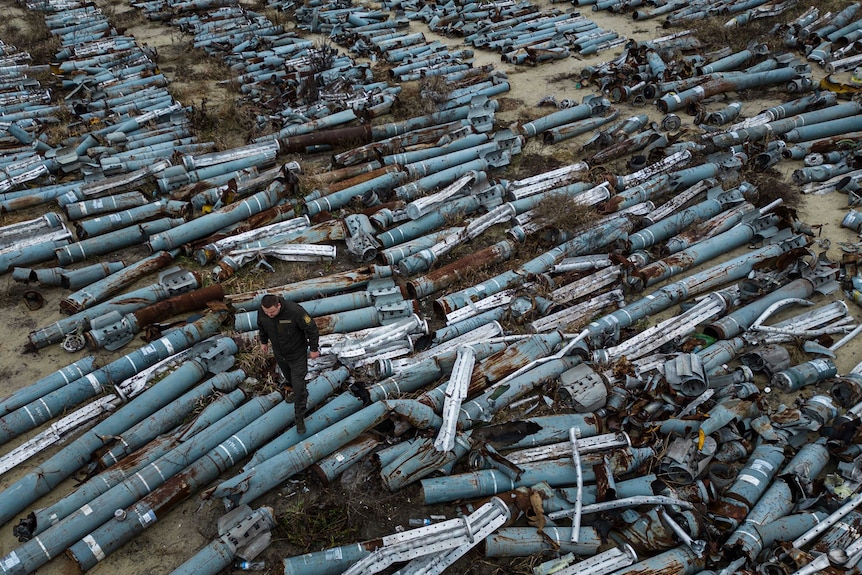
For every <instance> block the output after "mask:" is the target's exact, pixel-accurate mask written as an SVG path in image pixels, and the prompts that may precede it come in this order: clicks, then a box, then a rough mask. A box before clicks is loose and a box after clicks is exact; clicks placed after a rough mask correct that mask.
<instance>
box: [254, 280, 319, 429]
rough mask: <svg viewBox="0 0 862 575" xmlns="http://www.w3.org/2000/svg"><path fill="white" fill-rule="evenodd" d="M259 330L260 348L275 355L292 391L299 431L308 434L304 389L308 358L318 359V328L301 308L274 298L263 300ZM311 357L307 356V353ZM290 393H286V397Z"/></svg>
mask: <svg viewBox="0 0 862 575" xmlns="http://www.w3.org/2000/svg"><path fill="white" fill-rule="evenodd" d="M257 329H258V330H259V332H260V347H261V349H262V350H263V352H264V353H269V343H270V342H271V343H272V354H273V355H274V356H275V361H276V362H277V363H278V367H279V368H281V372H282V373H283V374H284V377H285V379H286V385H287V386H290V387H292V388H293V398H294V404H293V410H294V411H293V412H294V415H295V419H296V430H297V431H298V432H299V433H305V407H306V405H305V404H306V402H307V401H308V392H307V390H306V388H305V374H307V373H308V357H309V355H310V356H311V358H312V359H314V358H316V357H319V356H320V352H319V351H318V339H319V334H318V331H317V324H316V323H314V320H313V319H311V316H310V315H308V312H306V311H305V310H304V309H302V306H300V305H299V304H297V303H294V302H292V301H285V299H284V298H282V297H278V296H275V295H272V294H267V295H265V296H263V299H262V300H261V302H260V312H259V313H258V314H257ZM309 349H310V350H311V353H310V354H309V353H308V350H309ZM288 393H289V392H288V391H287V390H284V391H283V394H284V396H285V397H287V395H288Z"/></svg>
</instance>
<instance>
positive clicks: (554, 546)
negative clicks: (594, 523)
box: [485, 525, 602, 557]
mask: <svg viewBox="0 0 862 575" xmlns="http://www.w3.org/2000/svg"><path fill="white" fill-rule="evenodd" d="M601 545H602V537H601V535H600V534H599V532H598V531H597V530H596V528H595V527H581V528H580V530H579V531H578V542H577V543H573V542H572V528H571V527H562V526H559V527H558V526H555V525H546V526H545V527H543V528H542V531H541V533H540V532H539V531H538V530H537V529H536V528H535V527H501V528H500V529H498V530H497V531H495V532H494V533H492V534H491V535H489V536H488V537H487V538H486V539H485V557H529V556H530V555H538V554H540V553H544V552H547V551H554V552H559V553H564V554H565V553H574V554H576V555H595V554H596V553H598V551H599V548H600V547H601Z"/></svg>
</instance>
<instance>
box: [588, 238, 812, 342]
mask: <svg viewBox="0 0 862 575" xmlns="http://www.w3.org/2000/svg"><path fill="white" fill-rule="evenodd" d="M806 243H807V241H806V240H805V238H804V237H802V236H794V237H792V238H790V239H789V240H786V241H783V242H778V243H775V244H771V245H768V246H764V247H762V248H760V249H757V250H754V251H752V252H749V253H747V254H744V255H742V256H739V257H736V258H732V259H730V260H728V261H726V262H723V263H720V264H717V265H715V266H712V267H710V268H707V269H705V270H703V271H701V272H698V273H695V274H692V275H690V276H688V277H686V278H683V279H681V280H679V281H677V282H674V283H672V284H669V285H666V286H663V287H661V288H659V289H657V290H656V291H654V292H652V293H651V294H650V295H649V296H647V297H644V298H641V299H639V300H637V301H635V302H632V303H630V304H628V305H626V307H625V311H624V312H612V313H610V314H608V315H605V316H603V317H601V318H599V319H598V320H596V321H593V322H591V323H590V324H589V325H588V326H587V327H586V330H587V332H588V333H590V334H596V335H598V334H600V333H602V332H605V331H607V332H612V331H613V330H615V329H617V328H624V327H629V326H631V325H632V324H633V323H635V322H636V321H638V320H639V319H641V318H644V317H646V316H648V315H652V314H653V313H656V312H659V311H661V310H664V309H667V308H668V307H670V306H672V305H673V304H675V303H678V302H680V301H684V300H685V299H687V298H689V297H692V296H694V295H697V294H700V293H705V292H707V291H709V290H711V289H713V288H714V287H717V286H719V285H724V284H725V283H727V282H731V281H734V280H738V279H741V278H743V277H745V276H747V275H748V274H749V273H750V272H751V270H752V269H753V267H754V266H755V265H757V264H758V263H759V262H761V261H766V260H768V259H770V258H773V257H777V256H779V255H781V254H783V253H785V252H787V251H789V250H791V249H793V248H796V247H801V246H804V245H806Z"/></svg>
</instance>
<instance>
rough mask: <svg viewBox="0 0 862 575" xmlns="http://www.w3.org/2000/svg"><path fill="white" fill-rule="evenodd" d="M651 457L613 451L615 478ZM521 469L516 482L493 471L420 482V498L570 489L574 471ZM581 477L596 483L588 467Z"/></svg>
mask: <svg viewBox="0 0 862 575" xmlns="http://www.w3.org/2000/svg"><path fill="white" fill-rule="evenodd" d="M622 454H624V456H623V455H622ZM654 455H655V452H654V451H653V450H652V449H650V448H640V447H630V448H627V449H622V450H619V451H616V452H614V454H612V455H611V456H610V457H611V460H612V462H614V464H615V469H614V472H615V475H624V474H626V473H630V472H631V471H634V470H635V469H637V468H638V467H639V466H640V465H641V464H642V463H643V462H645V461H646V460H647V459H648V458H650V457H652V456H654ZM520 467H521V468H522V469H523V470H524V471H523V473H521V475H520V476H519V477H518V479H517V481H516V480H513V479H512V478H510V477H508V476H507V475H506V474H505V473H503V472H501V471H498V470H496V469H484V470H482V471H473V472H469V473H461V474H458V475H449V476H446V477H432V478H429V479H423V480H422V498H423V501H424V503H425V505H435V504H438V503H445V502H447V501H455V500H458V499H473V498H478V497H486V496H489V495H494V494H496V493H502V492H504V491H511V490H513V489H515V488H517V487H529V486H531V485H535V484H536V483H538V482H540V481H545V482H547V483H548V485H550V486H551V487H560V486H565V485H572V484H573V483H574V482H575V468H574V466H573V465H572V462H571V460H553V461H543V462H538V463H523V464H521V465H520ZM582 477H583V480H584V481H585V482H592V481H595V472H594V471H593V469H592V467H591V466H585V467H584V469H583V470H582Z"/></svg>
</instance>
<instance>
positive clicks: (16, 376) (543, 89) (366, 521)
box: [0, 0, 862, 575]
mask: <svg viewBox="0 0 862 575" xmlns="http://www.w3.org/2000/svg"><path fill="white" fill-rule="evenodd" d="M97 4H98V5H100V6H102V7H103V9H104V10H105V12H106V14H108V15H109V18H110V19H111V21H112V22H113V23H114V24H115V25H117V26H123V27H126V33H127V34H129V35H132V36H134V37H135V38H136V39H137V40H138V42H139V43H141V44H147V45H148V46H150V47H153V48H155V49H156V50H157V52H158V62H159V65H160V69H161V71H162V72H163V73H164V74H165V75H166V76H168V78H170V80H171V83H172V84H171V90H172V93H173V94H174V95H175V97H176V98H177V99H178V100H180V101H181V102H182V103H183V104H186V105H195V106H197V107H199V108H200V107H208V108H209V109H210V110H213V109H214V108H217V107H228V108H230V107H233V106H235V105H236V104H235V102H234V100H235V98H236V94H235V93H234V92H232V90H231V87H230V86H229V85H227V84H225V83H218V82H217V81H218V80H219V79H220V78H223V77H224V75H225V73H226V71H225V70H224V66H223V65H221V64H220V63H218V62H213V61H212V60H210V59H208V58H207V57H206V56H205V55H204V54H203V53H202V52H199V51H196V50H193V49H192V48H191V37H190V36H188V35H183V34H182V33H180V32H179V31H177V30H176V29H173V28H170V27H168V26H167V25H165V24H161V23H157V22H156V23H152V22H148V21H146V20H145V19H143V18H142V17H141V16H140V14H139V13H138V12H137V11H136V10H134V9H132V8H130V7H128V6H125V5H118V4H115V3H111V2H108V1H107V0H99V1H97ZM537 4H539V5H540V6H546V7H547V6H550V4H544V3H542V2H537ZM0 5H2V6H3V8H4V12H5V16H4V19H5V22H4V23H3V24H2V25H0V39H2V40H6V37H4V35H8V36H9V37H11V36H13V35H14V34H16V33H18V34H20V31H21V30H22V29H26V27H27V26H29V25H31V24H32V16H28V15H26V14H25V13H24V12H23V10H22V9H21V8H20V7H19V6H17V5H13V3H12V2H11V0H2V2H0ZM248 6H249V7H251V8H255V9H257V8H259V7H257V6H254V5H252V4H249V5H248ZM558 6H560V5H558ZM566 7H568V5H566ZM584 13H585V15H587V17H589V18H591V19H593V20H595V21H596V22H597V23H599V25H600V26H602V27H605V28H609V29H614V30H617V31H618V32H620V33H621V34H624V35H626V36H627V37H630V38H634V39H639V40H643V39H648V38H650V37H654V36H658V35H662V34H664V33H666V32H665V31H664V30H662V29H661V28H660V26H659V22H658V21H648V22H646V23H638V22H634V21H632V20H631V19H630V18H628V17H625V16H616V15H613V14H609V13H607V12H588V11H586V10H585V11H584ZM273 17H278V18H282V19H284V20H283V22H282V23H284V24H285V25H286V26H287V27H288V28H290V26H291V23H290V21H289V19H287V18H286V17H285V16H284V15H278V14H274V15H273ZM411 28H412V29H414V30H423V31H424V32H425V34H426V38H428V40H433V39H438V38H439V39H440V40H441V41H443V42H444V43H446V44H448V45H449V46H450V47H455V46H458V39H457V38H442V37H438V36H436V35H435V34H432V33H430V32H428V30H427V28H426V27H425V26H424V25H423V24H422V23H421V22H413V23H412V24H411ZM741 33H742V34H745V33H746V31H745V30H742V31H741ZM617 54H619V49H616V50H612V51H611V52H610V53H603V54H600V55H599V56H597V57H592V58H586V59H580V58H574V57H573V58H569V59H567V60H563V61H556V62H553V63H548V64H543V65H541V66H538V67H527V66H513V65H509V64H505V63H502V62H500V58H499V55H498V54H497V53H495V52H483V51H477V52H476V54H475V59H476V61H475V63H474V66H479V65H482V64H493V65H494V66H495V67H496V68H497V69H501V70H503V71H505V72H506V74H507V75H508V78H509V82H510V84H511V91H510V92H509V93H507V94H505V95H504V96H503V97H502V98H501V102H503V105H502V106H501V110H500V111H499V112H498V113H497V120H498V122H499V123H503V124H504V123H512V122H516V121H518V120H520V119H522V118H525V117H528V118H532V117H537V116H539V115H542V114H544V113H547V111H548V109H547V108H541V107H539V105H538V103H539V102H540V101H541V100H542V99H543V98H544V97H546V96H553V97H555V98H556V99H557V100H558V101H559V100H562V99H564V98H571V99H575V100H578V101H580V100H581V99H582V98H583V97H584V96H586V95H588V94H591V93H593V90H592V89H591V88H590V87H581V86H580V83H579V82H578V81H577V77H578V72H579V71H580V70H581V69H582V68H583V67H584V66H586V65H589V64H594V63H597V62H601V61H605V60H609V59H611V58H613V57H614V56H616V55H617ZM34 63H37V62H34ZM815 73H816V74H819V71H818V70H815ZM818 79H819V78H818ZM752 96H761V97H752ZM782 97H783V95H782V94H781V93H779V92H770V93H764V94H758V95H752V94H747V95H746V98H745V99H744V101H743V107H742V112H741V116H743V117H745V116H752V115H754V114H756V113H757V112H759V111H760V110H762V109H764V108H767V107H769V106H771V105H773V104H774V103H776V102H777V101H778V99H780V98H782ZM726 103H727V102H723V101H721V100H720V99H719V100H716V101H713V102H711V103H710V104H709V107H710V109H720V108H722V107H723V106H724V105H726ZM621 108H622V111H621V114H620V117H621V118H622V117H626V114H629V115H631V114H635V113H646V114H649V115H650V118H651V119H653V120H655V121H659V120H660V119H661V118H662V116H663V115H662V114H661V113H660V112H659V111H658V110H657V109H656V108H655V107H653V106H646V107H643V108H631V107H627V106H621ZM680 116H681V118H682V121H683V127H686V126H693V118H692V117H691V116H688V115H686V114H684V113H681V114H680ZM234 135H235V137H236V138H235V139H231V138H230V134H224V133H221V134H220V140H219V141H218V142H217V143H218V144H219V145H220V146H222V147H224V148H226V147H231V146H238V145H241V144H242V143H244V141H245V134H243V133H239V131H237V132H236V133H235V134H234ZM583 139H584V138H578V139H574V140H571V141H569V142H568V143H565V144H558V145H556V146H545V145H542V144H540V143H539V142H537V141H536V139H533V140H530V141H529V143H528V144H527V146H526V148H525V150H524V152H523V153H522V156H521V159H520V160H519V163H518V164H517V165H514V166H512V168H511V169H513V170H514V169H518V170H524V171H526V172H530V173H538V172H539V171H542V170H541V169H540V168H539V166H542V165H544V164H546V163H548V164H552V163H554V162H572V161H576V159H577V158H578V150H577V147H578V146H579V144H580V143H581V142H582V141H583ZM300 160H301V161H302V162H303V163H305V165H307V166H309V167H312V169H311V170H308V169H307V170H306V173H311V172H312V171H313V166H314V165H315V163H318V164H319V163H321V162H322V161H323V158H322V157H318V158H300ZM779 167H780V169H781V172H780V173H778V174H776V177H779V178H784V181H787V178H788V176H789V173H790V172H791V171H792V170H793V169H795V168H797V167H799V166H798V165H796V163H787V162H785V163H782V164H779ZM495 175H496V174H495ZM499 177H511V176H507V175H506V173H505V172H504V173H502V174H499ZM798 209H799V215H800V219H801V220H802V221H805V222H807V223H808V224H810V225H812V226H822V228H821V230H822V237H823V238H828V240H829V241H830V242H831V243H830V245H829V247H828V250H827V254H828V256H829V257H830V258H832V259H834V260H840V258H841V248H840V245H839V244H840V243H841V242H847V243H856V242H858V241H859V237H858V236H857V235H856V234H855V233H853V232H851V231H850V230H847V229H845V228H841V227H840V225H839V224H840V222H841V220H842V218H843V217H844V215H845V214H846V212H847V200H846V197H845V196H844V195H841V194H830V195H826V196H817V197H810V196H804V197H802V198H801V203H800V204H799V206H798ZM43 211H44V210H33V211H32V212H26V213H14V214H7V215H3V216H2V217H0V225H7V224H9V223H12V222H14V221H20V220H23V219H27V218H31V217H35V216H37V215H39V214H41V213H42V212H43ZM744 249H745V248H743V251H744ZM143 255H144V252H143V249H142V248H135V249H131V250H126V251H124V252H123V254H122V256H123V257H124V258H127V261H134V259H137V258H140V257H142V256H143ZM111 259H114V257H113V256H112V257H111ZM182 263H183V265H186V266H188V267H192V268H195V267H196V266H194V264H193V263H192V262H190V261H187V260H183V262H182ZM345 267H348V266H347V265H346V264H345ZM276 270H277V271H276V273H275V274H272V275H267V276H264V277H261V278H254V279H252V280H249V281H250V282H252V284H254V282H257V283H256V284H254V285H257V287H262V285H267V286H271V285H281V284H284V283H287V281H289V279H288V276H289V275H290V274H293V273H295V272H296V270H295V268H291V267H290V266H285V265H277V266H276ZM203 271H204V272H205V271H206V270H203ZM147 283H149V282H147ZM252 284H249V283H240V282H236V283H234V284H232V285H230V286H226V287H228V289H229V290H231V291H242V290H243V289H245V288H246V287H247V286H248V285H252ZM30 289H33V286H28V285H25V284H20V283H17V282H14V281H13V280H12V279H11V275H10V274H5V275H3V276H0V321H2V325H4V326H5V328H4V330H3V335H4V337H2V338H0V396H5V395H8V394H9V393H11V392H12V391H14V390H15V389H18V388H20V387H23V386H25V385H28V384H29V383H31V382H33V381H35V380H37V379H38V378H40V377H42V376H44V375H46V374H48V373H51V372H53V371H55V370H56V369H58V368H59V367H61V366H63V365H67V364H69V363H71V362H73V361H75V360H77V359H79V358H80V357H83V356H84V355H86V352H79V353H75V354H68V353H66V352H65V351H63V350H62V349H61V348H60V347H59V346H51V347H49V348H46V349H43V350H40V351H39V352H38V353H25V352H24V351H23V347H24V344H25V343H26V341H27V334H28V333H29V332H31V331H33V330H34V329H37V328H39V327H42V326H45V325H47V324H49V323H51V322H53V321H56V320H57V319H59V318H60V317H61V315H60V313H59V311H58V302H59V300H60V299H61V298H62V297H63V296H65V295H66V294H67V292H66V291H64V290H62V289H61V288H38V291H39V293H40V294H41V295H42V296H43V298H44V305H43V306H42V307H41V308H40V309H37V310H31V309H29V308H28V307H27V306H26V305H25V302H24V295H25V292H26V291H27V290H30ZM829 297H830V298H841V297H842V294H841V293H840V292H839V293H836V294H832V295H831V296H829ZM817 298H821V299H823V298H824V296H817ZM848 303H849V305H850V308H851V313H852V314H853V315H854V316H855V317H857V318H860V317H862V314H860V310H859V309H858V308H857V306H856V305H855V304H854V303H852V302H848ZM426 311H427V310H426ZM427 315H429V316H430V313H428V314H427ZM127 352H128V349H126V350H121V351H120V352H119V354H122V353H127ZM94 355H95V356H96V359H97V361H98V363H99V364H100V365H104V364H106V363H108V362H109V361H111V360H112V359H114V358H115V357H117V355H118V354H117V353H114V354H112V353H108V352H105V351H100V352H96V353H95V354H94ZM860 361H862V340H858V341H855V342H852V343H851V344H849V345H847V346H845V347H844V348H842V349H841V350H840V352H839V353H838V357H837V359H836V364H837V366H838V372H839V373H847V372H849V371H850V370H851V369H852V368H853V367H854V366H855V365H856V364H857V363H859V362H860ZM781 399H782V398H776V400H778V401H780V400H781ZM539 413H541V410H540V411H538V412H534V413H533V415H536V414H539ZM38 431H40V430H34V431H33V432H31V433H29V434H26V435H25V436H23V437H20V438H18V439H16V440H15V441H13V442H10V443H9V444H7V445H4V446H3V447H2V450H3V452H7V451H8V450H11V449H12V448H14V447H16V446H17V445H19V444H20V443H22V442H23V441H25V440H26V439H28V438H30V437H32V436H33V435H35V433H37V432H38ZM53 453H54V450H48V451H45V452H43V453H42V454H40V455H39V456H37V457H35V458H33V460H32V461H29V462H27V463H26V464H23V465H21V466H19V467H18V468H16V469H14V470H12V471H10V472H8V473H6V474H4V475H2V476H0V489H3V488H6V487H8V486H9V485H11V484H12V483H14V482H15V481H16V480H17V479H18V478H19V477H21V475H22V474H23V473H26V472H27V471H28V470H29V469H30V468H32V467H33V466H35V465H37V464H38V463H40V462H42V461H45V460H46V459H47V458H48V457H50V455H52V454H53ZM236 471H237V470H236V469H234V470H231V471H229V472H228V473H227V474H226V476H228V477H229V476H232V475H233V474H235V473H236ZM74 485H75V482H74V480H71V479H70V480H67V481H65V482H64V483H62V484H61V485H60V486H59V487H58V488H57V489H55V490H54V491H53V492H52V493H51V494H50V495H48V496H46V497H44V498H42V499H41V500H39V502H38V506H39V507H42V506H46V505H48V504H50V503H52V502H53V501H55V500H56V499H58V498H60V497H61V496H63V495H65V494H67V493H69V492H70V491H71V490H72V489H73V488H74ZM420 501H421V497H420V494H419V487H418V485H413V486H410V487H408V488H406V489H403V490H401V491H398V492H396V493H390V492H388V491H387V490H386V489H385V488H384V487H383V486H382V484H381V481H380V479H379V475H378V474H377V473H376V470H374V469H373V468H372V467H371V466H370V464H368V463H363V464H360V465H357V466H355V467H354V468H352V469H350V470H349V471H348V472H347V473H345V475H344V476H343V477H342V478H341V479H340V480H339V481H338V482H337V483H336V484H333V485H322V484H321V483H320V482H319V481H318V480H316V479H315V478H314V477H313V476H311V475H310V474H303V475H301V476H298V477H296V478H293V479H291V480H289V481H287V482H286V483H284V484H282V485H281V486H280V487H279V488H278V489H276V490H273V491H271V492H270V493H269V494H267V495H266V496H265V497H264V498H261V500H259V501H256V502H255V505H254V506H255V507H258V506H261V505H269V506H272V507H273V508H274V510H275V513H276V516H277V518H278V520H279V527H278V528H277V529H276V530H275V532H274V533H273V543H272V545H271V546H270V548H269V549H268V550H267V551H265V552H264V554H263V556H262V558H263V559H264V560H265V561H266V564H267V572H269V573H280V572H282V565H281V559H282V558H284V557H287V556H292V555H297V554H301V553H304V552H308V551H313V550H320V549H324V548H327V547H330V546H333V545H340V544H347V543H352V542H357V541H362V540H365V539H369V538H373V537H378V536H381V535H385V534H388V533H391V532H393V531H394V530H395V529H396V527H397V526H404V527H406V526H407V520H408V519H409V518H412V517H427V516H429V515H432V514H433V515H446V516H448V517H453V516H454V508H453V507H452V506H439V507H425V506H422V505H421V504H420ZM223 513H224V509H223V508H222V507H221V503H220V502H218V501H202V500H201V499H200V498H199V497H197V496H195V497H193V498H191V499H190V500H188V501H187V502H185V503H183V504H181V505H179V506H178V507H177V508H175V509H174V510H173V511H171V512H170V513H169V514H168V515H166V516H165V517H162V518H160V521H159V522H158V523H157V524H156V526H155V527H153V528H151V529H149V530H148V531H146V532H145V533H144V534H143V535H141V536H139V537H137V538H136V539H135V540H133V541H132V542H131V543H129V544H127V545H126V546H125V547H123V548H122V549H121V550H120V551H118V552H116V553H114V554H112V555H110V556H109V557H108V558H107V559H106V560H105V561H103V562H102V563H100V564H99V566H97V567H96V568H95V569H93V570H92V573H94V574H95V575H102V574H109V573H118V574H122V575H137V574H151V573H168V572H170V571H171V570H172V569H173V568H175V567H176V566H177V565H179V564H181V563H182V562H183V561H184V560H186V559H187V558H189V557H190V556H191V555H193V554H194V553H195V552H196V551H197V550H198V549H199V548H200V547H202V546H203V545H205V544H206V543H207V542H208V541H210V540H211V539H213V538H215V537H216V536H217V532H216V522H217V519H218V517H219V516H220V515H221V514H223ZM15 523H17V519H16V520H14V521H13V522H10V524H7V525H5V526H2V529H0V554H3V555H5V554H6V553H8V552H9V551H11V550H12V549H14V548H15V547H16V546H17V542H16V540H15V539H14V537H13V536H12V534H11V527H12V525H14V524H15ZM539 561H540V558H527V559H523V560H516V561H513V562H508V563H499V562H494V561H492V560H487V559H484V558H483V557H482V556H481V555H480V554H479V553H472V554H470V555H468V557H466V558H465V559H464V560H462V561H461V562H459V563H458V564H457V565H456V566H455V567H453V568H452V569H450V570H449V572H451V573H462V574H474V575H502V574H519V573H530V572H531V570H530V569H531V568H532V567H533V566H535V565H536V564H538V562H539ZM75 571H76V569H75V567H74V565H73V563H72V562H71V561H70V560H68V559H67V558H66V557H58V558H56V559H55V560H53V561H52V562H50V563H49V564H47V565H46V566H45V567H43V568H41V569H39V573H41V574H45V575H59V574H68V573H74V572H75ZM227 572H230V570H228V571H227Z"/></svg>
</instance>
